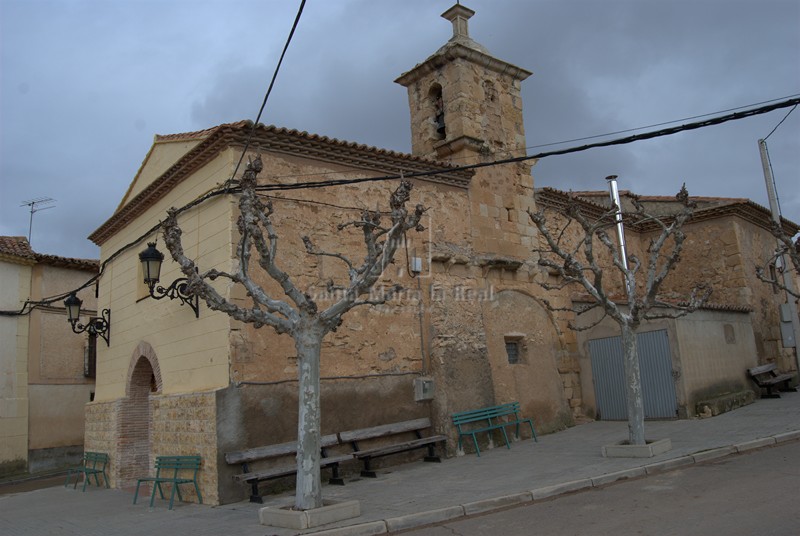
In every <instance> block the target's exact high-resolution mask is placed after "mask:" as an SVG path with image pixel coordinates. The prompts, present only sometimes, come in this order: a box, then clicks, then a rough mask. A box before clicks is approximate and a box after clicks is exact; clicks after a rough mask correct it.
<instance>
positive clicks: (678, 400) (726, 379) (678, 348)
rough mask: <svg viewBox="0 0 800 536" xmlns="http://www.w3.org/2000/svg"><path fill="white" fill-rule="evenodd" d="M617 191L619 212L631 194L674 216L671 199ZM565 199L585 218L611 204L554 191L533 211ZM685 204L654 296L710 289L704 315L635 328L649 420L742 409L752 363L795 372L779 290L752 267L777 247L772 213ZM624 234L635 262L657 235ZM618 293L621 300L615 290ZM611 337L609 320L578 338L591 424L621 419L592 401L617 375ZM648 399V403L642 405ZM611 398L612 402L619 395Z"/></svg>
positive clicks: (750, 206)
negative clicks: (689, 211)
mask: <svg viewBox="0 0 800 536" xmlns="http://www.w3.org/2000/svg"><path fill="white" fill-rule="evenodd" d="M620 194H621V203H622V206H623V208H624V209H626V210H632V205H631V198H633V197H635V198H636V199H638V201H639V202H640V203H641V204H642V205H643V206H644V207H645V209H646V210H647V211H648V212H649V213H651V214H654V215H659V216H660V215H664V214H670V213H673V212H675V207H676V205H677V201H676V199H675V198H674V197H666V196H646V195H644V196H639V195H634V194H633V193H631V192H628V191H623V192H621V193H620ZM571 196H573V197H577V198H578V200H579V202H581V207H582V210H583V211H584V212H585V213H586V214H587V215H590V216H592V217H597V216H599V215H600V214H601V213H603V212H605V211H607V210H609V209H610V207H611V201H610V197H609V194H608V192H572V193H570V194H568V193H566V192H561V191H558V190H554V189H552V188H542V189H540V190H538V191H537V194H536V200H537V206H538V207H539V208H544V209H546V210H547V209H549V210H550V211H554V213H555V214H558V213H559V212H560V211H561V210H562V208H563V207H564V206H565V204H566V203H567V201H568V199H570V197H571ZM691 199H692V201H693V202H694V203H696V205H697V207H696V209H695V211H694V214H693V215H692V218H691V219H690V220H689V221H688V222H687V224H686V225H684V227H683V231H684V233H685V234H686V236H687V238H686V241H685V243H684V249H683V251H682V253H681V260H680V262H679V263H678V264H677V265H676V266H675V269H674V271H673V273H672V274H671V275H670V276H669V277H668V278H667V279H666V280H665V282H664V285H663V286H662V289H661V294H662V296H664V297H673V299H680V298H681V297H685V296H688V295H689V293H690V291H691V288H692V286H693V285H695V284H696V283H700V282H705V283H707V284H709V285H711V286H712V288H713V293H712V295H711V299H710V302H709V303H708V304H707V305H706V306H705V307H704V308H703V309H702V310H701V311H697V312H695V313H693V314H691V315H689V316H686V317H683V318H680V319H677V320H668V319H664V320H660V321H652V322H648V323H646V324H644V325H643V326H642V328H641V329H640V333H644V334H645V335H640V342H643V343H644V348H645V350H642V349H640V359H641V360H642V366H643V367H648V368H649V370H651V371H652V376H651V377H650V378H649V381H650V382H651V384H650V385H649V389H648V388H647V387H648V386H647V385H646V386H645V387H644V388H643V390H644V391H645V392H646V393H645V399H646V413H647V411H648V403H649V404H650V409H651V411H652V413H651V414H649V415H646V416H648V417H652V418H669V417H674V416H679V417H693V416H695V415H697V414H701V415H702V414H707V413H708V412H711V413H712V414H716V413H717V412H719V411H721V410H724V409H730V408H731V407H735V406H738V405H741V404H743V403H749V402H750V401H752V400H753V398H754V397H755V396H757V395H756V393H755V392H754V391H753V385H752V384H751V382H750V381H749V380H748V378H747V376H746V374H745V372H744V371H746V370H747V369H748V368H750V367H754V366H756V365H758V364H762V363H765V362H774V363H776V364H777V366H778V368H779V369H780V370H796V369H797V364H796V363H797V362H796V360H795V353H794V349H793V348H791V347H788V346H784V341H783V338H782V336H781V327H780V326H781V323H782V318H781V314H780V304H781V303H782V302H783V301H784V293H783V292H782V291H779V289H778V288H777V287H772V286H770V285H768V284H765V283H763V282H762V281H760V280H759V279H758V278H757V277H756V267H757V266H761V265H762V264H763V263H764V262H765V260H766V259H769V258H770V256H771V254H772V252H773V251H774V249H775V239H774V237H773V236H772V234H771V233H770V231H769V229H770V226H771V221H772V217H771V214H770V212H769V210H767V209H766V208H764V207H762V206H759V205H757V204H755V203H753V202H752V201H750V200H748V199H732V198H722V197H692V198H691ZM783 224H784V228H785V230H786V232H787V233H789V234H790V235H792V234H794V233H796V232H797V231H798V226H797V225H796V224H794V223H792V222H790V221H788V220H784V221H783ZM625 231H626V242H627V246H628V248H629V251H630V252H631V253H633V254H636V255H637V256H638V257H639V258H640V259H644V258H645V257H646V250H647V247H648V244H649V241H650V239H651V238H653V237H654V236H655V235H657V234H658V232H659V231H658V229H656V228H655V226H646V225H644V226H643V225H638V226H637V225H627V226H626V228H625ZM613 273H615V272H612V274H613ZM606 282H608V281H606ZM616 293H618V294H620V295H621V293H622V291H621V289H617V291H616ZM569 299H570V301H571V302H573V303H580V302H582V301H584V300H586V297H584V296H581V294H580V292H577V293H575V294H573V295H571V296H570V297H569ZM597 320H599V318H598V317H597V316H596V315H587V318H585V319H583V320H582V322H583V325H585V326H588V325H591V324H592V323H594V322H595V321H597ZM784 323H786V324H790V322H784ZM618 333H619V330H618V328H617V326H616V324H615V323H614V322H612V321H610V320H605V321H603V322H601V323H600V324H599V325H597V326H596V327H594V328H592V329H589V330H586V331H581V332H579V333H578V352H579V355H580V357H579V365H580V367H579V368H580V371H581V386H582V389H581V392H582V393H583V404H582V405H583V410H584V412H585V414H586V415H588V416H590V417H593V418H620V417H619V415H620V413H619V410H620V409H623V412H624V408H622V407H620V406H617V407H613V405H614V404H613V403H611V404H608V401H606V402H607V403H606V411H603V410H602V408H601V406H603V401H602V400H598V399H601V398H603V397H604V396H606V397H608V395H609V394H615V395H616V394H617V393H613V392H612V391H613V387H612V384H613V383H614V382H613V379H614V378H615V377H617V376H618V375H619V374H620V373H621V368H620V367H621V361H619V359H620V357H616V358H615V357H614V356H613V355H614V350H613V349H611V348H610V347H609V346H608V345H610V344H616V343H614V341H613V340H612V339H614V338H618ZM648 345H649V346H648ZM648 348H649V355H647V354H648V350H647V349H648ZM620 350H621V348H620ZM648 359H650V360H655V361H651V362H648V361H647V360H648ZM659 359H660V360H661V365H659V364H658V360H659ZM593 365H594V366H593ZM662 365H663V366H662ZM659 366H660V367H661V368H660V369H659V368H658V367H659ZM647 391H649V393H647ZM648 395H649V396H651V397H652V399H651V400H649V401H648V400H647V397H648ZM613 398H614V399H615V400H619V396H614V397H613ZM656 406H659V408H658V409H656ZM612 415H614V416H612Z"/></svg>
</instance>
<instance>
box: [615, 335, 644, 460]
mask: <svg viewBox="0 0 800 536" xmlns="http://www.w3.org/2000/svg"><path fill="white" fill-rule="evenodd" d="M620 327H621V328H622V350H623V352H624V354H625V357H624V358H623V365H624V367H625V401H626V403H627V408H628V434H629V440H630V444H631V445H644V444H645V440H644V399H643V398H642V373H641V371H640V370H639V352H638V349H637V347H636V332H635V331H634V330H633V328H631V327H630V326H628V325H626V324H621V326H620Z"/></svg>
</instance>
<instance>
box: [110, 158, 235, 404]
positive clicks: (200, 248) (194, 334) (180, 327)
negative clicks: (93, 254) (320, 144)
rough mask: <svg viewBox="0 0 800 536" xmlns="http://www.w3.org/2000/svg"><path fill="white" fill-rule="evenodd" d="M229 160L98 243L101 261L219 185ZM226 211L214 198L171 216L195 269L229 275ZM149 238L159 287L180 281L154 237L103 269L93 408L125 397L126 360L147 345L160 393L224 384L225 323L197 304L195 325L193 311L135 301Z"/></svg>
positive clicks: (227, 202)
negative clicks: (107, 322)
mask: <svg viewBox="0 0 800 536" xmlns="http://www.w3.org/2000/svg"><path fill="white" fill-rule="evenodd" d="M232 159H233V157H232V153H231V152H230V151H228V152H223V153H221V154H220V155H219V156H218V157H217V158H216V159H214V160H212V161H211V162H209V163H208V164H207V165H206V166H204V167H203V168H201V169H199V170H197V171H196V172H195V173H194V174H193V176H192V178H191V179H190V180H187V181H184V182H183V183H181V184H179V185H177V186H176V187H175V188H174V189H173V190H171V191H170V192H169V194H168V196H167V198H166V199H162V200H160V201H158V202H156V203H155V204H154V205H153V206H152V207H150V208H149V209H148V210H147V211H146V212H145V213H144V214H142V215H141V216H139V217H138V218H136V219H135V220H134V221H133V222H131V223H130V224H128V225H127V226H126V227H125V228H124V229H122V230H121V231H120V232H119V233H117V234H116V235H114V236H113V237H111V238H110V239H109V240H108V241H107V242H106V243H104V244H103V245H102V247H101V261H103V260H105V259H107V258H108V257H109V256H110V255H112V254H113V253H114V252H116V251H118V250H119V249H121V248H123V247H124V246H125V245H127V244H130V243H133V242H135V241H136V240H137V239H138V238H140V237H141V236H142V235H144V234H146V233H147V231H148V230H149V229H151V228H152V227H153V226H154V225H156V224H157V223H158V222H159V221H160V220H163V219H164V218H165V217H166V214H167V209H168V208H170V207H173V206H174V207H181V206H184V205H186V204H187V203H189V202H191V201H192V200H194V199H196V198H198V197H199V196H201V195H203V194H205V193H206V192H208V191H209V190H211V189H213V188H214V187H216V186H218V185H219V184H221V183H222V182H224V181H225V180H226V179H227V178H228V177H229V176H230V173H231V171H232V169H233V167H232V165H233V164H232ZM234 206H235V205H234V201H233V200H232V199H231V198H230V197H229V196H225V195H221V196H218V197H216V198H213V199H211V200H209V201H206V202H204V203H202V204H200V205H198V206H197V207H194V208H193V209H190V210H189V211H187V212H185V213H183V214H182V215H181V216H179V218H178V222H179V224H180V226H181V228H182V229H183V236H182V240H183V246H184V251H185V253H186V255H187V256H188V257H190V258H192V259H195V260H196V262H197V263H198V266H199V268H200V270H208V269H210V268H217V269H219V270H225V271H228V270H230V266H231V262H232V253H233V251H232V242H231V236H232V235H231V232H232V214H233V212H232V211H233V208H234ZM156 238H157V239H158V248H159V249H160V251H161V252H162V253H164V254H165V259H164V263H163V265H162V268H161V284H162V285H164V286H168V285H169V284H170V283H172V282H173V281H174V280H175V279H177V278H180V277H183V274H182V273H181V272H180V270H179V267H178V265H177V264H176V263H175V262H174V261H173V260H172V258H171V257H170V255H169V251H167V248H166V246H165V245H164V241H163V238H162V236H161V233H160V231H159V232H157V233H151V234H150V235H149V236H148V237H147V239H146V240H143V241H141V242H139V243H137V244H136V245H134V246H133V247H131V248H129V249H127V250H125V251H124V252H123V253H122V254H120V255H119V256H118V257H117V258H115V259H114V260H113V261H112V262H111V263H109V265H108V266H107V267H106V271H105V273H104V274H103V276H102V277H101V280H100V298H99V304H98V308H99V309H102V308H110V309H111V345H110V346H109V347H107V346H106V344H105V343H104V342H99V343H98V351H97V354H98V362H97V393H96V397H95V400H97V401H104V400H113V399H116V398H120V397H123V396H125V386H126V382H127V378H128V374H129V369H130V366H131V360H132V358H133V357H134V356H133V353H134V351H135V350H136V348H137V346H138V345H139V343H141V342H147V343H149V344H150V346H152V348H153V349H154V351H155V353H156V356H157V358H158V365H159V368H160V372H161V379H162V381H163V384H162V391H161V393H162V394H174V393H185V392H192V391H202V390H206V389H214V388H218V387H224V386H227V385H228V381H229V372H228V363H229V344H228V342H229V338H228V334H229V329H230V322H229V318H228V316H227V315H226V314H225V313H220V312H214V311H211V310H210V309H208V308H207V307H206V306H205V304H203V303H201V304H200V317H199V318H195V316H194V312H193V311H192V310H191V309H190V308H189V307H188V306H186V305H181V303H180V301H179V300H170V299H169V298H163V299H161V300H155V299H152V298H150V297H147V298H141V296H140V293H139V292H138V289H139V284H138V277H139V274H140V271H139V257H138V255H139V253H140V252H141V251H142V250H144V249H145V248H146V247H147V244H146V242H147V241H152V240H154V239H156ZM216 285H217V289H218V290H219V291H220V292H221V293H222V294H223V295H227V294H228V289H227V285H226V283H225V282H224V281H223V280H218V281H217V283H216Z"/></svg>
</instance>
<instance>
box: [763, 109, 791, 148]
mask: <svg viewBox="0 0 800 536" xmlns="http://www.w3.org/2000/svg"><path fill="white" fill-rule="evenodd" d="M795 108H797V105H796V104H795V105H794V106H793V107H792V109H791V110H789V112H787V114H786V115H784V116H783V119H781V120H780V121H778V124H777V125H775V128H773V129H772V130H770V131H769V134H767V136H766V137H765V138H764V141H767V139H768V138H769V137H770V136H772V133H773V132H775V131H776V130H778V127H779V126H781V125H782V124H783V122H784V121H786V119H787V118H788V117H789V116H790V115H792V112H793V111H794V110H795Z"/></svg>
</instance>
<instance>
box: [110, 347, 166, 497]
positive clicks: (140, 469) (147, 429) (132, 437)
mask: <svg viewBox="0 0 800 536" xmlns="http://www.w3.org/2000/svg"><path fill="white" fill-rule="evenodd" d="M125 391H126V394H127V397H126V398H125V399H124V400H123V402H122V411H121V412H120V435H119V445H118V448H119V479H120V486H127V485H131V484H132V483H133V482H135V480H136V479H137V478H140V477H141V476H143V475H146V474H148V473H149V470H150V467H152V463H151V460H150V457H151V451H152V448H151V445H152V438H151V433H152V416H153V404H152V401H151V395H152V394H153V393H157V392H160V391H161V373H160V371H159V367H158V360H157V358H156V355H155V352H154V351H153V349H152V347H151V346H150V345H149V344H147V343H140V344H139V346H138V347H137V348H136V350H135V351H134V354H133V356H132V357H131V365H130V369H129V370H128V383H127V385H126V389H125Z"/></svg>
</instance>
